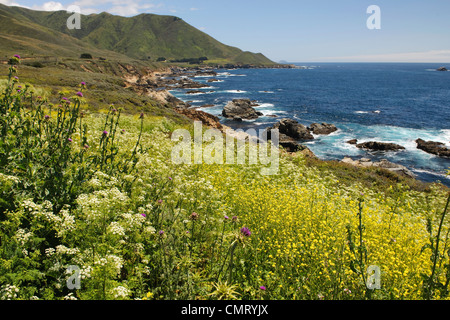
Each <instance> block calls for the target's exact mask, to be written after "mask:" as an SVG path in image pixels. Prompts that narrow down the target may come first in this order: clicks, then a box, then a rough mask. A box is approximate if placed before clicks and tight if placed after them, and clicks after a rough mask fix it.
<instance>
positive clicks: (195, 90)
mask: <svg viewBox="0 0 450 320" xmlns="http://www.w3.org/2000/svg"><path fill="white" fill-rule="evenodd" d="M217 75H218V72H217V70H216V69H213V68H209V67H196V68H181V67H172V68H168V69H166V70H160V71H158V72H153V73H151V74H149V75H146V76H143V77H140V78H137V79H136V78H134V79H133V80H134V81H132V82H130V84H129V85H130V86H133V87H134V88H135V89H136V90H138V91H140V92H141V93H142V94H146V95H149V96H151V97H154V98H155V99H156V100H158V101H159V102H160V103H161V104H163V105H166V106H168V107H170V108H173V109H174V110H175V111H176V112H177V113H179V114H182V115H184V116H186V117H187V118H189V119H191V120H194V121H201V122H202V123H203V124H204V125H205V126H208V127H211V128H216V129H219V130H221V131H222V132H223V133H225V131H227V130H230V129H231V128H230V127H229V126H226V125H224V124H223V123H221V120H220V119H219V117H217V116H215V115H213V114H210V113H208V112H205V111H204V110H207V108H210V107H214V105H212V104H205V105H202V106H192V105H191V102H192V101H190V100H189V99H184V100H185V101H182V100H180V99H178V98H176V97H175V96H173V95H172V94H171V93H170V90H174V89H183V90H186V94H187V95H192V96H195V95H196V94H204V93H205V92H208V91H205V90H208V89H209V88H211V84H213V83H215V82H219V81H221V80H219V79H217ZM196 78H203V79H205V78H208V80H207V81H203V82H198V81H196ZM210 92H213V89H211V90H210ZM193 100H194V99H193ZM258 106H259V104H258V101H256V100H250V99H232V100H230V101H228V103H227V104H226V105H225V106H224V108H223V111H222V116H223V117H224V118H226V119H228V120H231V121H232V122H235V123H239V122H242V121H246V120H252V119H258V118H259V117H261V116H262V114H261V113H260V112H259V111H258V110H257V109H255V108H256V107H258ZM266 117H272V118H277V123H276V124H274V125H273V126H272V127H268V128H267V129H271V128H272V129H278V130H279V132H280V146H281V147H282V148H283V149H284V150H285V151H286V152H288V153H295V152H301V153H304V154H306V155H307V156H309V157H315V158H317V157H316V156H315V155H314V153H313V152H312V151H311V150H310V148H308V147H307V145H306V144H305V142H308V141H314V140H315V139H316V138H317V137H318V136H324V135H330V134H332V133H334V132H336V131H338V130H339V128H337V127H336V126H335V125H334V124H331V123H311V124H309V125H307V124H301V123H299V122H298V121H297V120H294V119H290V118H284V117H281V116H279V115H276V114H271V115H266ZM235 136H240V137H243V136H242V135H237V134H236V135H235ZM244 138H245V137H244ZM269 138H270V137H269ZM357 138H359V137H355V138H354V139H352V140H349V141H347V143H348V144H349V145H353V146H354V147H355V148H357V149H360V150H365V151H367V152H368V153H371V154H377V155H378V156H380V155H381V156H382V155H383V154H386V155H388V154H390V153H395V152H406V151H405V147H404V146H402V145H399V144H394V143H390V142H383V141H364V142H359V143H358V140H359V139H357ZM417 138H418V139H417V140H416V143H417V149H418V150H421V151H423V152H426V153H428V154H432V155H435V156H437V157H441V158H449V152H450V150H449V149H448V148H447V147H446V146H445V145H443V144H442V143H439V142H433V141H425V140H422V139H421V138H420V137H417ZM341 162H342V163H345V164H347V165H351V166H354V167H377V168H382V169H385V170H389V171H391V172H395V173H397V174H399V175H402V176H406V177H413V176H414V174H413V173H412V172H411V171H410V170H408V169H407V168H406V167H405V166H402V165H400V164H395V163H393V162H391V161H388V160H386V159H382V160H381V161H371V160H370V159H367V157H354V156H353V157H352V156H347V157H343V158H342V159H341Z"/></svg>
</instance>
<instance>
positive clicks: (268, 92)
mask: <svg viewBox="0 0 450 320" xmlns="http://www.w3.org/2000/svg"><path fill="white" fill-rule="evenodd" d="M258 92H259V93H275V92H273V91H258Z"/></svg>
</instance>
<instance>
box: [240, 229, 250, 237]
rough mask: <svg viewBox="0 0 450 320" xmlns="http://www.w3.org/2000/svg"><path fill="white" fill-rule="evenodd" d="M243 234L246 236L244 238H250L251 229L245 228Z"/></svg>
mask: <svg viewBox="0 0 450 320" xmlns="http://www.w3.org/2000/svg"><path fill="white" fill-rule="evenodd" d="M241 233H242V234H243V235H244V237H250V235H251V234H252V233H251V232H250V229H249V228H245V227H244V228H242V229H241Z"/></svg>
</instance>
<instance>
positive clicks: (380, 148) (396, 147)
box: [356, 141, 405, 151]
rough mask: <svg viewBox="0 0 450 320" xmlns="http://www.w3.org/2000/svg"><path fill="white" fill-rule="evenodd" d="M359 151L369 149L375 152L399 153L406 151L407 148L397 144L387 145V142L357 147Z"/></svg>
mask: <svg viewBox="0 0 450 320" xmlns="http://www.w3.org/2000/svg"><path fill="white" fill-rule="evenodd" d="M356 147H357V148H359V149H367V150H373V151H399V150H405V147H403V146H401V145H398V144H395V143H386V142H377V141H369V142H364V143H360V144H357V145H356Z"/></svg>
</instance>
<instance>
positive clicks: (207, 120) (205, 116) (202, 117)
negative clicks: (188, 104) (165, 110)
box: [175, 108, 223, 131]
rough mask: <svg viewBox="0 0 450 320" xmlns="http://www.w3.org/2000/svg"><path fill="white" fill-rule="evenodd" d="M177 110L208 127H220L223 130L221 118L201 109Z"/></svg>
mask: <svg viewBox="0 0 450 320" xmlns="http://www.w3.org/2000/svg"><path fill="white" fill-rule="evenodd" d="M175 110H176V112H178V113H179V114H182V115H184V116H186V117H187V118H189V119H191V120H194V121H201V122H202V124H203V125H205V126H207V127H210V128H214V129H218V130H221V131H222V129H223V127H222V124H221V123H220V121H219V118H218V117H216V116H214V115H212V114H209V113H206V112H204V111H201V110H196V109H187V108H178V109H175Z"/></svg>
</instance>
